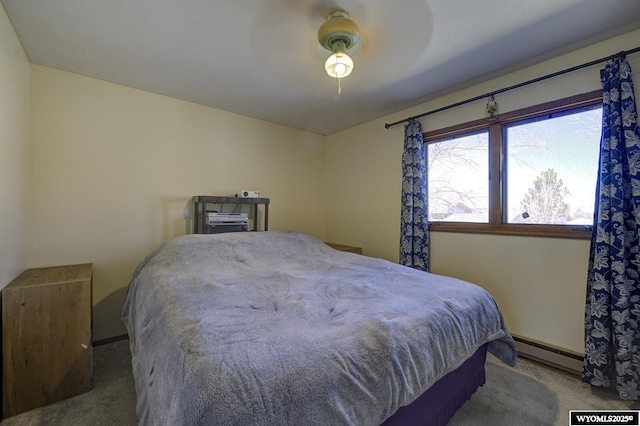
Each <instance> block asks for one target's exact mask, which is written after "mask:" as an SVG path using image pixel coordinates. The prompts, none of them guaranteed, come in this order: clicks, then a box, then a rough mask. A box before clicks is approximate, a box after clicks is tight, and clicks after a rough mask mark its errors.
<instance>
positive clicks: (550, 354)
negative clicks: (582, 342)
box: [512, 336, 584, 376]
mask: <svg viewBox="0 0 640 426" xmlns="http://www.w3.org/2000/svg"><path fill="white" fill-rule="evenodd" d="M512 337H513V340H515V342H516V347H517V348H518V354H519V355H520V356H521V357H524V358H528V359H531V360H533V361H537V362H540V363H542V364H546V365H549V366H551V367H555V368H558V369H560V370H564V371H566V372H568V373H571V374H576V375H578V376H580V375H581V374H582V364H583V362H584V357H583V356H582V355H580V354H577V353H574V352H570V351H567V350H564V349H560V348H555V347H553V346H551V345H547V344H544V343H540V342H535V341H533V340H529V339H525V338H524V337H520V336H512Z"/></svg>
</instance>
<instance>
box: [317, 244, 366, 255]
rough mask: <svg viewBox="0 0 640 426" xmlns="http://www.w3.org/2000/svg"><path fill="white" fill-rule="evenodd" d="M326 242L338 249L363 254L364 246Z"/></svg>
mask: <svg viewBox="0 0 640 426" xmlns="http://www.w3.org/2000/svg"><path fill="white" fill-rule="evenodd" d="M325 244H326V245H328V246H329V247H331V248H334V249H336V250H340V251H348V252H350V253H358V254H362V247H354V246H345V245H343V244H334V243H325Z"/></svg>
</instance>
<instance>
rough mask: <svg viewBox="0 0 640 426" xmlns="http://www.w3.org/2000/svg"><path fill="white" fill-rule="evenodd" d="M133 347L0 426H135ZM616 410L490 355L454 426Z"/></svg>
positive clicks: (112, 348) (556, 421) (602, 398)
mask: <svg viewBox="0 0 640 426" xmlns="http://www.w3.org/2000/svg"><path fill="white" fill-rule="evenodd" d="M128 344H129V342H128V341H126V340H123V341H119V342H115V343H109V344H107V345H101V346H97V347H95V348H94V349H93V367H94V368H93V385H92V389H91V391H90V392H87V393H85V394H82V395H78V396H76V397H73V398H70V399H67V400H64V401H60V402H58V403H55V404H51V405H48V406H46V407H42V408H39V409H36V410H32V411H29V412H26V413H23V414H20V415H17V416H14V417H10V418H8V419H4V420H3V421H1V422H0V426H27V425H29V426H36V425H38V426H39V425H47V426H53V425H64V426H87V425H92V426H97V425H118V426H127V425H136V424H137V423H138V418H137V417H136V413H135V402H136V394H135V390H134V386H133V376H132V373H131V355H130V354H129V346H128ZM616 409H617V410H629V409H640V405H639V404H638V403H632V402H629V401H621V400H619V399H617V398H615V395H613V394H607V393H606V392H594V391H592V390H591V388H590V387H589V386H587V385H586V384H584V383H582V382H581V381H580V380H579V378H577V377H574V376H571V375H568V374H565V373H559V372H557V371H555V370H552V369H549V368H546V367H543V366H540V365H537V364H536V363H532V362H530V361H527V360H525V359H519V360H518V365H517V366H516V367H515V368H510V367H507V366H505V365H504V364H502V363H500V361H498V360H496V359H495V358H494V357H492V356H491V355H489V356H488V358H487V384H486V385H484V386H483V387H482V388H480V389H479V390H478V391H477V392H476V393H475V395H474V396H473V397H472V398H471V399H470V400H469V401H467V402H466V403H465V405H464V406H463V407H462V408H461V409H460V410H459V411H458V413H457V414H456V416H455V417H454V418H453V419H452V420H451V422H450V425H451V426H457V425H462V426H470V425H491V426H502V425H504V426H507V425H508V426H544V425H550V426H560V425H562V426H566V425H568V424H569V410H616ZM158 426H162V425H158Z"/></svg>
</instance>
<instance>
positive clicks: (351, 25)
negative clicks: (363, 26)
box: [318, 9, 360, 93]
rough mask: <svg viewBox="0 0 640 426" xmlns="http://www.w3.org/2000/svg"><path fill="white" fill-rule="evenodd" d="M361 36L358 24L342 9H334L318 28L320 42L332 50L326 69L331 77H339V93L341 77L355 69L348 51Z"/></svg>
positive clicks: (339, 90) (325, 64) (325, 65)
mask: <svg viewBox="0 0 640 426" xmlns="http://www.w3.org/2000/svg"><path fill="white" fill-rule="evenodd" d="M359 37H360V34H359V29H358V25H356V23H355V22H353V21H352V20H351V19H349V14H348V13H347V12H346V11H344V10H342V9H332V10H331V11H330V12H329V16H328V17H327V20H326V22H325V23H324V24H322V26H321V27H320V29H319V30H318V42H319V43H320V45H321V46H322V47H324V48H325V49H327V50H329V51H331V52H332V55H331V56H329V58H328V59H327V61H326V62H325V63H324V69H325V70H326V71H327V74H328V75H329V76H330V77H333V78H337V79H338V93H340V92H341V89H340V85H339V84H340V79H341V78H343V77H346V76H348V75H349V74H351V71H353V60H351V58H350V57H349V55H347V54H346V51H347V50H348V49H350V48H352V47H354V46H355V45H356V44H358V42H359Z"/></svg>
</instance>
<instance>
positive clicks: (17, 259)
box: [0, 5, 29, 288]
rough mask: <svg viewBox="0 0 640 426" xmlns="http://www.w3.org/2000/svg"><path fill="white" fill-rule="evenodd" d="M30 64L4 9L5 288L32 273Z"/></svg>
mask: <svg viewBox="0 0 640 426" xmlns="http://www.w3.org/2000/svg"><path fill="white" fill-rule="evenodd" d="M28 154H29V60H28V59H27V56H26V55H25V53H24V50H23V49H22V46H21V45H20V42H19V41H18V37H16V33H15V32H14V30H13V27H12V26H11V23H10V22H9V18H8V17H7V14H6V13H5V11H4V8H2V6H1V5H0V288H3V287H5V286H6V285H7V284H9V283H10V282H11V281H12V280H13V279H14V278H15V277H16V276H18V275H19V274H20V273H21V272H22V271H24V270H25V269H26V268H27V226H28V225H27V215H28V211H29V208H28V207H29V206H28V202H29V186H28V185H29V168H28V166H29V164H28Z"/></svg>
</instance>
